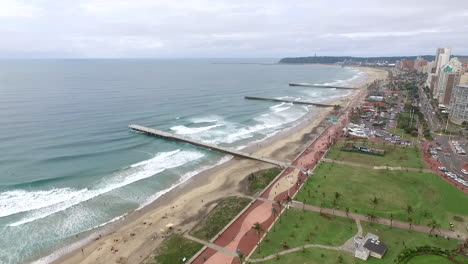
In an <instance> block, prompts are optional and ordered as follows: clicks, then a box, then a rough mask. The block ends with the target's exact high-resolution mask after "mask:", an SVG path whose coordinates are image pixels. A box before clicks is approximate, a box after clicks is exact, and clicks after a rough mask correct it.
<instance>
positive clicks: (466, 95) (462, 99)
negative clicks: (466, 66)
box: [449, 85, 468, 124]
mask: <svg viewBox="0 0 468 264" xmlns="http://www.w3.org/2000/svg"><path fill="white" fill-rule="evenodd" d="M449 117H450V120H451V121H452V122H454V123H457V124H461V123H463V121H467V122H468V85H457V86H456V87H455V89H454V91H453V93H452V99H451V100H450V113H449Z"/></svg>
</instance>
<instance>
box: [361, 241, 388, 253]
mask: <svg viewBox="0 0 468 264" xmlns="http://www.w3.org/2000/svg"><path fill="white" fill-rule="evenodd" d="M364 248H367V249H368V250H370V251H371V252H375V253H377V254H379V255H383V254H385V251H387V245H385V244H384V243H382V242H381V241H380V240H377V239H367V241H366V243H364Z"/></svg>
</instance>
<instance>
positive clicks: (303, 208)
mask: <svg viewBox="0 0 468 264" xmlns="http://www.w3.org/2000/svg"><path fill="white" fill-rule="evenodd" d="M305 204H306V199H305V198H304V200H302V211H305Z"/></svg>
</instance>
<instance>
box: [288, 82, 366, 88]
mask: <svg viewBox="0 0 468 264" xmlns="http://www.w3.org/2000/svg"><path fill="white" fill-rule="evenodd" d="M289 86H300V87H311V88H330V89H345V90H354V89H358V88H354V87H343V86H333V85H316V84H310V83H289Z"/></svg>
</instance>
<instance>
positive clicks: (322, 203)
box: [320, 202, 325, 213]
mask: <svg viewBox="0 0 468 264" xmlns="http://www.w3.org/2000/svg"><path fill="white" fill-rule="evenodd" d="M324 205H325V204H324V202H321V203H320V213H322V209H323V206H324Z"/></svg>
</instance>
